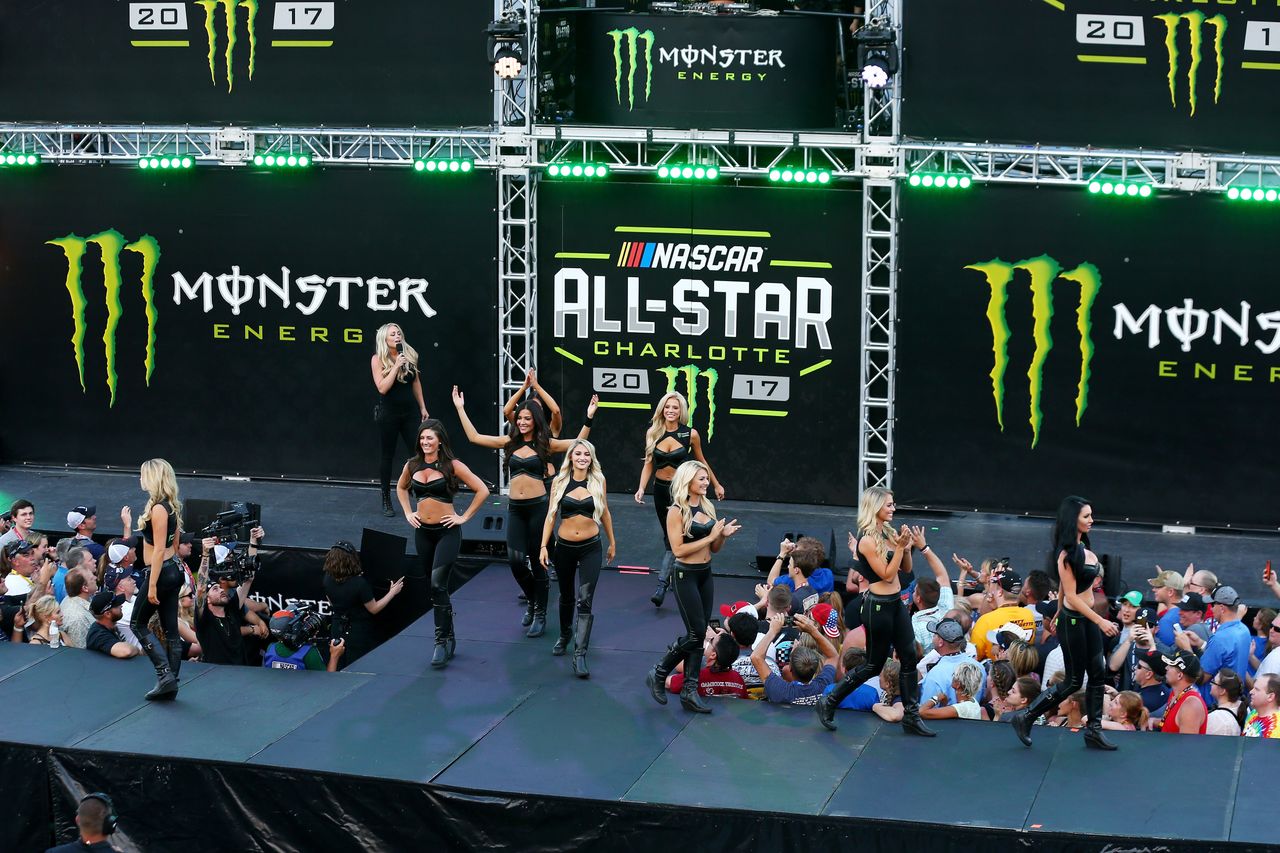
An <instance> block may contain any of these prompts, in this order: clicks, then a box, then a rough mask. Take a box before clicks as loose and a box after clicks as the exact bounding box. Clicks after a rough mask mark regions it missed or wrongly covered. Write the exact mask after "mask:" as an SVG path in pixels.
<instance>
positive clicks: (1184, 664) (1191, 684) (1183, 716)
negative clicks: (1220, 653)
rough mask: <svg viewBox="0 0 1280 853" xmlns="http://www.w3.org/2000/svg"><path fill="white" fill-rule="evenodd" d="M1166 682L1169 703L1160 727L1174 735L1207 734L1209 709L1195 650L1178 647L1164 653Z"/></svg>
mask: <svg viewBox="0 0 1280 853" xmlns="http://www.w3.org/2000/svg"><path fill="white" fill-rule="evenodd" d="M1162 660H1163V661H1164V666H1165V674H1164V680H1165V683H1166V684H1168V685H1169V704H1168V705H1167V706H1166V707H1165V709H1164V715H1163V716H1164V723H1163V724H1162V725H1161V727H1160V730H1161V731H1163V732H1169V733H1171V734H1186V735H1190V734H1201V735H1202V734H1204V733H1205V728H1206V725H1207V723H1208V720H1209V709H1208V707H1207V706H1206V705H1205V702H1204V697H1203V696H1201V695H1200V690H1199V689H1198V684H1199V681H1200V672H1201V670H1200V659H1199V658H1198V657H1196V656H1195V653H1194V652H1189V651H1186V650H1184V649H1178V651H1176V652H1174V653H1173V654H1172V655H1163V656H1162Z"/></svg>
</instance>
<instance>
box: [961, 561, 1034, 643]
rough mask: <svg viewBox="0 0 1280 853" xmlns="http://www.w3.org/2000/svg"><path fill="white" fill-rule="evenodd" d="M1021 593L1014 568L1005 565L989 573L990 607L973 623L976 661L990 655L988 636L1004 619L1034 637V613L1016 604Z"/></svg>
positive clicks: (1019, 580)
mask: <svg viewBox="0 0 1280 853" xmlns="http://www.w3.org/2000/svg"><path fill="white" fill-rule="evenodd" d="M1021 593H1022V575H1020V574H1018V573H1017V572H1016V571H1014V570H1013V568H1011V567H1010V568H1004V569H1001V570H1000V571H998V572H995V573H994V574H992V576H991V580H990V581H989V582H988V586H987V596H988V599H989V601H990V603H991V610H990V611H988V612H987V613H984V614H982V616H981V617H979V618H978V621H977V622H976V623H975V624H974V626H973V645H974V647H975V648H976V649H977V650H978V660H987V659H988V658H990V657H991V656H992V655H991V641H990V640H989V639H988V638H987V637H988V635H989V634H990V633H991V632H992V631H993V630H995V629H996V628H999V627H1000V626H1001V625H1004V624H1005V623H1006V622H1013V623H1014V624H1016V625H1018V626H1019V627H1020V628H1022V629H1024V630H1025V631H1027V632H1029V633H1031V634H1032V635H1033V636H1034V632H1035V629H1036V616H1035V614H1034V613H1032V612H1031V610H1030V608H1027V607H1023V606H1022V605H1021V604H1020V603H1019V600H1018V597H1019V596H1020V595H1021Z"/></svg>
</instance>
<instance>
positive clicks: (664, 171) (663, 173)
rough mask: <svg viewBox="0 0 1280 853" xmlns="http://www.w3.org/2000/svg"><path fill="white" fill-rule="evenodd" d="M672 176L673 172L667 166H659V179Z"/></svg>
mask: <svg viewBox="0 0 1280 853" xmlns="http://www.w3.org/2000/svg"><path fill="white" fill-rule="evenodd" d="M670 174H671V170H670V169H668V168H667V167H666V166H659V167H658V177H659V178H665V177H668V176H670Z"/></svg>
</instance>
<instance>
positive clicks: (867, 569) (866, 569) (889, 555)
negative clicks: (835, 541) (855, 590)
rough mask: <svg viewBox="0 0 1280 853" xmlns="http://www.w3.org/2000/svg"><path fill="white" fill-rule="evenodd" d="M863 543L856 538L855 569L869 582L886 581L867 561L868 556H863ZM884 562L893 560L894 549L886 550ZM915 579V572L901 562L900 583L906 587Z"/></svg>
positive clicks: (899, 569)
mask: <svg viewBox="0 0 1280 853" xmlns="http://www.w3.org/2000/svg"><path fill="white" fill-rule="evenodd" d="M861 543H862V540H861V539H856V540H854V543H853V552H854V553H853V566H852V568H853V570H854V571H855V572H857V573H858V574H860V575H862V576H863V577H864V578H866V579H867V582H868V583H882V582H883V581H884V578H882V577H880V575H878V574H877V573H876V570H875V569H873V568H871V564H870V563H868V562H867V558H866V557H864V556H862V551H861V550H860V547H859V546H860V545H861ZM903 559H904V560H905V559H906V555H905V554H904V555H903ZM884 562H885V565H888V564H889V563H891V562H893V550H892V549H890V550H888V551H885V552H884ZM913 579H914V574H913V573H911V572H908V571H906V570H905V569H903V568H901V564H899V568H898V585H899V586H901V587H903V588H906V587H908V586H910V585H911V581H912V580H913Z"/></svg>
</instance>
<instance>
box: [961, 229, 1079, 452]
mask: <svg viewBox="0 0 1280 853" xmlns="http://www.w3.org/2000/svg"><path fill="white" fill-rule="evenodd" d="M965 269H967V270H976V271H977V272H980V273H982V274H983V276H984V277H985V278H986V282H987V286H988V287H989V288H990V291H991V295H990V298H989V300H988V301H987V321H988V322H989V323H990V325H991V350H992V354H993V363H992V366H991V374H990V375H991V395H992V397H993V398H994V399H995V407H996V422H997V423H998V424H999V425H1000V431H1001V432H1004V399H1005V374H1006V372H1007V370H1008V368H1009V341H1010V339H1011V338H1012V337H1013V334H1014V333H1013V331H1012V329H1011V327H1010V325H1009V317H1008V312H1007V309H1008V303H1009V287H1010V285H1011V284H1012V283H1013V282H1014V281H1015V278H1017V277H1018V273H1025V274H1026V275H1027V278H1028V287H1029V288H1030V290H1031V318H1030V321H1031V339H1032V341H1033V342H1034V344H1035V349H1034V351H1033V353H1032V355H1031V363H1030V364H1029V365H1028V367H1027V373H1026V376H1027V383H1028V391H1029V392H1030V398H1031V403H1030V417H1029V419H1028V420H1029V423H1030V425H1031V447H1032V448H1033V449H1034V448H1035V446H1036V445H1037V444H1039V442H1040V428H1041V425H1042V423H1043V421H1044V414H1043V412H1042V411H1041V408H1040V402H1041V400H1042V398H1043V396H1044V366H1045V362H1046V361H1048V358H1049V352H1050V351H1051V350H1052V349H1053V335H1052V334H1051V333H1050V324H1051V321H1052V320H1053V314H1054V299H1055V293H1054V284H1055V282H1059V281H1065V282H1069V283H1071V284H1072V285H1075V287H1076V288H1078V292H1079V296H1078V298H1077V300H1076V304H1075V313H1076V331H1077V332H1078V333H1079V336H1080V341H1079V343H1080V380H1079V383H1078V385H1077V386H1076V426H1077V427H1078V426H1080V424H1081V422H1082V421H1083V419H1084V413H1085V409H1087V408H1088V406H1089V375H1090V364H1091V362H1092V361H1093V352H1094V346H1093V304H1094V302H1095V301H1096V300H1097V297H1098V291H1099V290H1100V289H1101V288H1102V276H1101V274H1099V272H1098V268H1097V267H1096V266H1094V265H1093V264H1091V263H1087V262H1086V263H1081V264H1079V265H1078V266H1076V267H1075V268H1074V269H1071V270H1067V271H1065V272H1064V271H1063V269H1062V265H1061V264H1060V263H1059V262H1058V261H1057V260H1055V259H1054V258H1051V257H1049V256H1048V255H1041V256H1039V257H1036V258H1029V259H1027V260H1024V261H1018V262H1016V263H1008V262H1007V261H1002V260H1000V259H999V258H995V259H993V260H990V261H984V262H982V263H976V264H969V265H968V266H966V267H965ZM1024 328H1025V326H1024Z"/></svg>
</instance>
